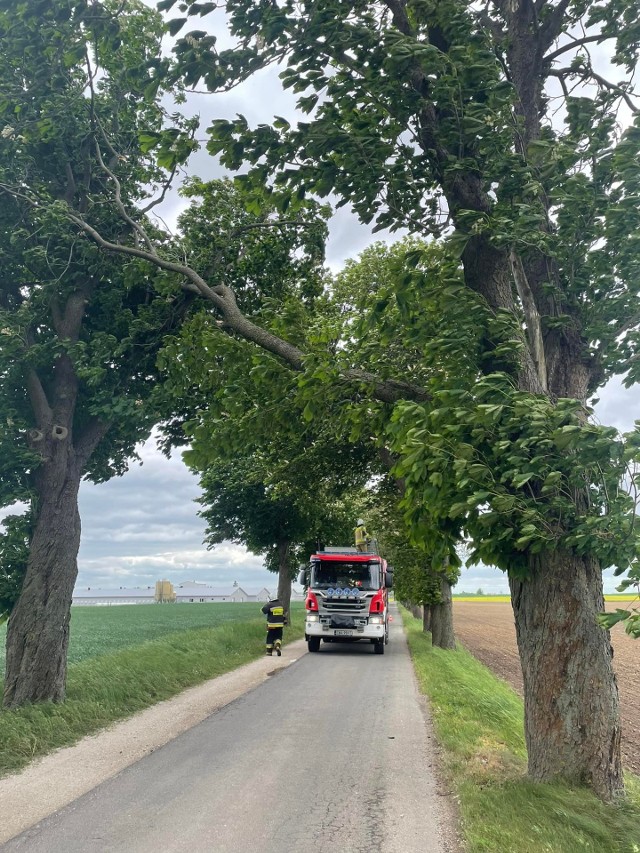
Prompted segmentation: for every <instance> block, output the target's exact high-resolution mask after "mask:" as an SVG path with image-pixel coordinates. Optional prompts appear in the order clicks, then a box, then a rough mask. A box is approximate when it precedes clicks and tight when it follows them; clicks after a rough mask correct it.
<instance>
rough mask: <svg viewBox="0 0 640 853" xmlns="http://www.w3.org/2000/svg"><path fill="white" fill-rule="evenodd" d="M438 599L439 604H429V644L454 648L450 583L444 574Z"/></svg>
mask: <svg viewBox="0 0 640 853" xmlns="http://www.w3.org/2000/svg"><path fill="white" fill-rule="evenodd" d="M440 599H441V600H440V603H439V604H432V605H431V644H432V645H433V646H437V647H438V648H439V649H448V650H451V649H453V650H455V647H456V638H455V634H454V632H453V601H452V598H451V584H450V583H449V581H448V580H447V578H446V577H444V576H442V578H441V579H440Z"/></svg>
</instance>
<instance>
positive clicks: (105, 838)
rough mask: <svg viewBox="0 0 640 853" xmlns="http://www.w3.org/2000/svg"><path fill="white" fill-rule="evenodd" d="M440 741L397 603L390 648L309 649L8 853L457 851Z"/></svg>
mask: <svg viewBox="0 0 640 853" xmlns="http://www.w3.org/2000/svg"><path fill="white" fill-rule="evenodd" d="M394 611H395V608H394ZM298 646H299V644H298ZM283 655H284V657H285V658H286V655H287V649H286V648H285V650H284V652H283ZM283 659H284V658H283ZM265 663H266V665H267V666H268V665H269V662H268V661H267V662H265ZM432 741H433V738H432V736H431V732H430V726H429V722H428V720H426V719H425V715H424V708H423V704H422V701H421V699H420V697H419V694H418V692H417V689H416V685H415V680H414V676H413V669H412V666H411V661H410V658H409V654H408V650H407V646H406V643H405V640H404V636H403V633H402V628H401V623H400V619H399V616H398V615H397V611H395V619H394V622H393V623H392V627H391V640H390V643H389V645H388V646H387V647H386V653H385V655H384V656H380V655H375V654H374V653H373V647H372V646H370V645H368V644H367V645H365V644H354V645H351V646H348V645H327V644H323V646H322V648H321V650H320V652H319V653H317V654H308V653H306V652H305V653H303V654H302V655H301V656H300V658H299V659H298V660H296V661H295V662H294V663H292V664H291V665H290V666H288V667H285V668H281V669H277V670H275V671H274V675H273V677H272V678H270V679H269V680H267V681H266V682H264V683H263V684H261V685H260V686H258V687H256V688H255V689H252V690H250V691H249V692H247V693H245V694H244V695H243V696H241V697H240V698H239V699H236V700H235V701H233V702H231V703H230V704H228V705H226V706H225V707H223V708H222V709H220V710H219V711H217V712H215V713H214V714H212V715H211V716H210V717H208V718H207V719H205V720H204V721H203V722H201V723H200V724H198V725H196V726H195V727H193V728H191V729H190V730H189V731H187V732H185V733H184V734H181V735H180V736H179V737H177V738H175V739H174V740H172V741H171V742H169V743H168V744H166V745H165V746H163V747H162V748H161V749H158V750H156V751H155V752H153V753H152V754H151V755H148V756H147V757H145V758H143V759H142V760H140V761H138V762H137V763H135V764H133V765H131V766H130V767H128V768H127V769H125V770H123V771H122V772H121V773H119V774H118V775H117V776H115V777H114V778H112V779H109V780H108V781H106V782H104V783H103V784H101V785H99V786H98V787H96V788H94V789H93V790H92V791H90V792H89V793H87V794H86V795H84V796H82V797H80V799H77V800H75V801H74V802H72V803H71V804H70V805H69V806H67V807H66V808H63V809H62V810H60V811H59V812H56V813H55V814H53V815H51V816H50V817H48V818H46V819H44V820H42V821H41V822H40V823H38V824H37V825H36V826H33V827H31V828H30V829H28V830H26V831H25V832H23V833H22V834H21V835H19V836H17V837H16V838H14V839H12V840H11V841H8V842H7V843H6V844H4V845H2V846H1V847H0V850H1V851H3V853H9V851H25V852H26V853H54V852H55V853H58V851H64V853H111V851H126V853H152V851H153V853H155V851H158V850H162V851H166V853H173V851H176V853H177V851H185V850H189V851H190V853H200V851H202V853H205V851H206V853H227V852H228V853H244V851H256V853H298V851H301V852H302V851H309V850H336V851H340V853H370V851H373V850H375V851H378V852H379V853H413V851H416V853H417V851H420V853H449V851H454V850H456V849H457V847H456V842H455V831H454V830H453V829H452V818H451V803H450V801H449V798H448V797H446V796H443V794H445V793H446V792H444V791H442V790H440V788H439V784H438V782H437V780H436V779H435V777H434V764H435V756H434V745H433V743H432Z"/></svg>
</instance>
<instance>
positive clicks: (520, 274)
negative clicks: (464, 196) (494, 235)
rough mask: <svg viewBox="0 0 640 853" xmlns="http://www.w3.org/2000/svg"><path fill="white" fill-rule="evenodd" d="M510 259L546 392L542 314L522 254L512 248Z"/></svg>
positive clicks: (541, 380)
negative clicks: (525, 269) (521, 257)
mask: <svg viewBox="0 0 640 853" xmlns="http://www.w3.org/2000/svg"><path fill="white" fill-rule="evenodd" d="M509 261H510V263H511V270H512V273H513V279H514V281H515V283H516V290H517V291H518V295H519V297H520V301H521V303H522V309H523V311H524V316H525V320H526V323H527V337H528V339H529V345H530V346H531V353H532V355H533V361H534V363H535V366H536V372H537V374H538V379H539V380H540V384H541V385H542V388H543V390H544V391H545V393H546V392H547V391H548V387H547V365H546V361H545V355H544V342H543V339H542V327H541V324H540V314H539V313H538V309H537V307H536V303H535V299H534V296H533V293H532V291H531V287H530V286H529V281H528V279H527V274H526V273H525V271H524V267H523V266H522V261H521V260H520V256H519V255H517V254H516V253H515V252H514V251H513V250H512V251H511V253H510V255H509Z"/></svg>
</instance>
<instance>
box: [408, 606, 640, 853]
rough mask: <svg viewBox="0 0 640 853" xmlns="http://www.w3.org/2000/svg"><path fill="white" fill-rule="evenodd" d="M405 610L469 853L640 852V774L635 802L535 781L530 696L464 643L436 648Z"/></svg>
mask: <svg viewBox="0 0 640 853" xmlns="http://www.w3.org/2000/svg"><path fill="white" fill-rule="evenodd" d="M401 609H402V618H403V621H404V626H405V630H406V632H407V639H408V642H409V648H410V650H411V655H412V658H413V663H414V667H415V671H416V675H417V678H418V683H419V685H420V689H421V691H422V692H423V693H425V694H426V695H427V696H428V697H429V700H430V706H431V714H432V717H433V723H434V728H435V732H436V737H437V739H438V741H439V743H440V745H441V747H442V750H443V771H444V773H445V776H446V779H447V781H448V783H449V784H451V786H452V789H453V791H454V794H455V796H456V800H457V801H458V804H459V809H460V817H461V832H462V835H463V838H464V839H465V842H466V845H467V846H466V850H467V851H468V853H480V851H482V853H488V851H490V852H491V853H543V852H544V853H547V851H548V852H549V853H578V851H580V852H581V853H584V851H592V853H639V852H640V778H639V777H637V776H632V775H627V776H626V777H625V782H626V786H627V799H626V801H625V802H624V803H621V804H619V805H615V806H607V805H605V804H603V803H602V802H600V800H598V799H597V798H596V797H595V796H593V794H591V793H589V792H588V791H587V790H586V789H582V788H576V787H572V786H569V785H566V784H533V783H531V782H529V781H527V779H526V777H525V774H526V769H527V757H526V749H525V742H524V727H523V720H524V710H523V703H522V700H521V699H520V697H519V696H518V695H517V694H516V693H515V692H514V691H513V690H512V689H511V687H509V685H507V684H506V682H504V681H502V680H500V679H498V678H496V677H495V676H494V675H493V673H491V672H490V670H489V669H487V668H486V667H485V666H483V665H482V664H481V663H480V662H479V661H477V660H476V659H475V658H474V657H473V656H472V655H470V654H469V652H467V651H466V650H465V649H464V648H462V647H461V646H458V650H457V651H456V652H447V651H443V650H442V649H436V648H433V647H432V646H431V635H430V634H424V633H423V631H422V624H421V622H420V621H419V620H417V619H415V618H413V617H412V616H411V614H410V613H409V612H408V611H407V610H405V609H404V608H401Z"/></svg>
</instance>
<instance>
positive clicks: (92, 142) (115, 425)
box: [0, 0, 191, 708]
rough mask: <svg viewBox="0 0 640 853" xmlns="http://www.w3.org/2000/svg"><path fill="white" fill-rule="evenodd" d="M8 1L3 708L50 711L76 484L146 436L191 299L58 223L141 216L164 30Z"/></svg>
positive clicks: (3, 178)
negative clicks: (152, 401)
mask: <svg viewBox="0 0 640 853" xmlns="http://www.w3.org/2000/svg"><path fill="white" fill-rule="evenodd" d="M7 6H8V4H6V3H2V5H1V6H0V33H1V35H2V41H3V45H4V50H3V54H2V57H1V58H0V79H2V87H1V88H2V98H1V99H0V119H1V122H2V124H3V129H2V131H1V133H0V194H1V196H2V207H1V209H0V235H2V236H1V237H0V253H1V254H2V268H3V269H2V279H1V281H0V327H1V336H0V361H1V364H2V375H3V382H2V390H1V392H0V403H1V406H2V424H3V426H2V430H1V431H0V443H1V446H2V447H1V450H2V452H1V456H2V458H3V460H5V462H4V463H3V466H2V473H1V478H0V486H1V497H2V501H3V505H5V506H7V505H10V504H12V503H13V502H15V501H16V500H22V501H26V502H27V503H28V504H29V507H30V515H29V517H28V518H27V519H26V521H15V520H11V521H10V522H9V526H8V528H7V532H6V534H5V537H4V543H3V549H2V550H3V567H4V572H5V580H6V582H8V583H9V585H10V589H9V590H8V591H5V590H3V594H2V598H3V605H4V607H5V608H6V610H9V609H11V615H10V619H9V625H8V632H7V663H6V678H5V692H4V704H5V706H6V707H9V708H14V707H17V706H19V705H22V704H24V703H25V702H36V701H40V700H53V701H61V700H62V699H63V698H64V691H65V678H66V653H67V644H68V637H69V621H70V605H71V597H72V592H73V586H74V582H75V579H76V575H77V563H76V559H77V552H78V546H79V541H80V518H79V515H78V503H77V496H78V488H79V484H80V480H81V478H82V477H90V478H91V479H93V480H94V481H101V480H105V479H107V478H108V477H110V476H112V475H113V474H119V473H122V472H123V471H124V470H125V469H126V465H127V459H128V458H130V457H131V456H132V455H133V454H134V449H135V445H136V443H137V442H138V441H140V440H141V439H142V438H144V437H146V435H148V432H149V430H150V428H151V426H152V425H153V423H154V421H155V419H156V415H155V413H154V411H153V409H152V408H151V407H150V405H148V399H149V395H150V391H151V389H152V387H153V384H154V382H155V381H156V379H157V376H158V374H157V371H156V368H155V359H156V355H157V350H158V347H159V343H160V341H161V340H162V337H163V335H164V334H165V333H166V332H167V331H170V330H172V329H173V328H174V327H175V326H176V324H177V323H179V322H180V319H181V317H182V316H183V314H184V312H185V310H186V308H187V307H188V304H189V301H190V299H191V297H188V296H185V295H183V294H182V293H179V294H178V298H175V297H174V296H173V295H171V292H170V290H169V289H168V288H167V284H166V282H165V283H164V284H163V283H162V282H160V281H159V280H158V276H157V272H156V270H155V268H153V267H149V266H145V265H144V264H140V263H138V262H136V261H133V262H132V261H130V260H127V259H123V258H122V257H107V256H106V255H105V254H104V253H102V252H100V251H99V250H97V248H96V247H95V246H94V245H92V244H91V243H89V242H88V241H86V240H85V239H84V238H83V237H82V235H81V234H80V233H79V232H78V229H77V227H75V226H74V225H73V224H72V223H71V222H70V221H69V219H68V217H67V216H66V210H67V209H68V206H69V205H73V206H74V208H75V209H77V210H80V211H83V215H84V216H86V218H87V221H90V222H93V223H94V224H99V227H100V228H101V229H103V230H104V232H105V233H107V234H109V235H110V236H111V237H113V238H117V237H118V236H119V235H122V234H123V232H127V233H129V234H130V233H131V230H132V225H131V223H127V222H125V221H123V219H122V218H121V215H120V212H119V210H117V209H115V210H114V211H110V210H109V209H108V206H106V205H105V200H106V199H107V198H108V199H109V200H110V201H111V198H112V189H111V187H112V186H115V187H116V192H117V195H118V199H119V204H120V205H121V206H123V205H124V204H125V203H127V204H128V203H139V204H141V205H142V204H143V203H144V199H145V195H146V190H145V189H144V186H145V185H147V184H150V183H153V182H154V181H158V182H160V183H162V182H163V181H164V175H165V173H163V171H162V170H159V169H158V167H157V166H156V164H155V161H151V160H150V159H149V158H148V157H145V156H143V155H142V154H141V152H140V147H139V143H138V130H139V126H140V124H143V125H145V126H149V127H151V128H160V127H161V125H162V121H163V115H162V112H161V111H160V110H159V109H158V108H157V107H156V106H155V104H153V103H151V104H149V103H147V102H145V101H144V99H143V98H142V91H143V89H144V88H145V87H146V86H147V85H148V83H149V79H148V75H147V74H146V72H143V71H141V72H140V73H136V72H135V68H137V67H138V66H140V63H141V62H144V61H145V59H146V58H150V57H151V56H153V55H155V51H156V50H157V48H158V44H159V38H160V36H161V33H162V25H161V22H160V21H159V19H158V18H157V16H156V15H154V14H153V13H151V12H150V11H149V10H148V9H146V7H145V6H144V5H143V4H141V3H137V2H134V0H132V2H127V3H124V4H122V3H110V2H105V3H104V4H103V3H98V2H84V0H73V2H72V0H68V2H67V0H59V2H56V3H55V4H50V3H25V4H20V5H19V6H18V7H16V6H15V5H14V4H11V9H10V11H7ZM128 69H129V71H128ZM131 69H134V70H131ZM116 166H117V167H118V168H119V170H120V176H121V181H122V182H121V181H120V180H116V179H115V176H114V173H113V172H112V171H111V169H112V167H113V168H116ZM133 230H135V228H133ZM154 279H155V280H154ZM154 288H157V290H154ZM163 289H164V292H162V291H163ZM157 292H162V293H161V295H160V296H156V293H157ZM25 525H26V526H25ZM26 547H28V558H27V561H26V570H25V564H24V554H25V549H26ZM9 551H10V553H9ZM23 574H24V582H23V583H22V584H21V590H20V594H19V597H18V598H17V602H16V593H17V592H18V591H19V588H20V581H21V580H22V575H23ZM3 587H6V583H5V584H3Z"/></svg>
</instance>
